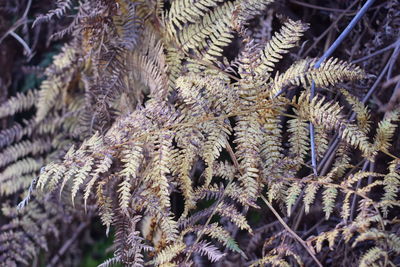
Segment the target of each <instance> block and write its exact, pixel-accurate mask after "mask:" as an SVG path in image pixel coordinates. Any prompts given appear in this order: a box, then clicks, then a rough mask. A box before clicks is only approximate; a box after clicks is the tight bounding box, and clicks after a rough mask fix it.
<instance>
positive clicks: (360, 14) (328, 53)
mask: <svg viewBox="0 0 400 267" xmlns="http://www.w3.org/2000/svg"><path fill="white" fill-rule="evenodd" d="M374 2H375V0H368V1H367V2H366V3H365V4H364V6H363V7H362V8H361V9H360V11H358V13H357V15H356V16H355V17H354V18H353V19H352V20H351V21H350V23H349V25H347V27H346V29H344V30H343V32H342V33H341V34H340V35H339V37H338V38H337V39H336V41H335V42H334V43H333V44H332V45H331V46H330V47H329V48H328V50H327V51H326V52H325V53H324V54H323V55H322V57H320V59H319V60H318V61H317V62H316V63H315V65H314V68H315V69H318V68H319V67H320V66H321V64H322V62H324V61H325V60H326V59H327V58H328V57H330V56H331V55H332V54H333V52H334V51H335V50H336V48H338V46H339V45H340V44H341V43H342V42H343V41H344V39H345V38H346V37H347V35H348V34H349V33H350V32H351V30H352V29H353V28H354V26H356V24H357V22H358V21H359V20H360V19H361V18H362V17H363V16H364V14H365V13H366V12H367V10H368V8H369V7H370V6H371V5H372V4H373V3H374ZM314 95H315V82H314V81H313V82H312V84H311V92H310V101H312V99H313V98H314ZM310 141H311V142H310V143H311V164H312V168H313V172H314V175H315V176H317V175H318V172H317V156H316V152H315V135H314V126H313V125H312V123H311V122H310Z"/></svg>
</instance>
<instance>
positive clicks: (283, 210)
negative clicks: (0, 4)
mask: <svg viewBox="0 0 400 267" xmlns="http://www.w3.org/2000/svg"><path fill="white" fill-rule="evenodd" d="M272 2H273V0H236V1H223V0H198V1H190V0H174V1H155V0H154V1H134V0H131V1H128V0H86V1H82V2H80V3H79V5H78V6H77V11H76V12H73V10H72V8H73V7H74V3H72V1H69V0H64V1H59V2H58V4H57V5H58V7H57V9H54V10H51V11H50V12H49V13H48V14H47V15H44V16H40V17H39V18H38V19H37V20H36V22H35V24H40V23H46V21H49V20H50V19H51V18H52V17H53V19H54V17H62V16H66V14H73V17H74V18H73V21H72V23H71V24H70V26H69V27H67V28H66V29H65V30H63V31H62V32H59V33H57V34H56V35H55V36H53V37H55V38H60V37H62V36H64V35H66V34H67V35H70V36H72V38H71V41H70V42H69V43H68V44H65V45H64V47H63V48H62V51H61V53H60V54H58V55H57V56H55V57H54V61H53V63H52V65H51V66H49V67H48V68H47V69H46V71H45V77H46V78H45V80H44V81H43V82H42V84H41V86H40V90H32V91H29V92H27V93H23V94H17V95H16V96H13V97H10V98H8V99H7V101H5V102H4V103H2V104H1V105H0V117H1V118H5V117H10V116H16V115H17V114H20V113H21V112H24V111H32V110H34V111H35V113H34V116H32V117H29V116H28V117H26V116H25V117H24V119H20V120H18V121H15V122H14V124H12V125H11V126H10V127H9V128H7V129H3V130H1V131H0V138H1V139H0V148H1V153H0V171H1V172H0V196H1V198H2V199H7V201H5V202H4V204H2V215H3V216H4V217H5V218H8V219H6V220H5V223H3V224H0V231H1V233H0V262H3V263H5V264H6V266H17V265H30V263H31V262H32V261H33V260H34V259H37V258H38V257H39V256H38V255H39V253H40V251H43V250H44V251H46V250H49V249H50V250H51V248H49V247H48V246H47V244H48V242H50V240H51V239H54V237H56V238H58V239H59V240H60V242H61V244H66V240H68V237H64V236H62V235H61V236H60V235H59V234H58V232H59V231H68V229H69V231H70V233H74V232H76V231H78V230H77V229H78V228H79V227H80V228H82V229H83V227H86V226H87V224H89V222H88V220H90V218H92V217H93V216H95V215H98V216H99V217H100V219H101V222H102V223H103V225H104V226H105V229H106V230H105V232H106V234H109V230H110V228H111V229H113V231H111V232H112V233H113V234H114V243H115V246H114V247H113V249H114V257H113V258H110V259H109V260H107V261H106V262H104V263H103V264H102V266H111V265H113V264H114V263H121V264H123V265H126V266H141V265H145V264H146V265H155V266H202V265H203V264H207V262H213V263H215V264H216V265H221V264H227V263H226V262H228V261H229V260H234V262H235V263H234V265H235V266H247V265H251V266H264V265H266V266H275V265H278V266H294V265H300V266H304V265H306V266H317V265H318V264H321V263H320V262H319V259H320V256H321V254H323V253H330V252H329V250H333V251H335V250H336V251H337V253H341V252H340V251H344V250H354V255H355V262H354V264H359V265H360V266H382V265H384V264H385V265H388V266H390V265H391V266H394V265H396V264H398V263H399V260H398V257H399V254H400V237H399V234H398V233H399V230H398V227H396V224H398V222H399V221H398V218H397V217H395V216H394V215H393V211H394V209H396V208H398V206H399V197H398V188H399V185H400V159H399V158H397V157H396V155H397V154H398V153H397V154H396V151H391V140H392V138H393V135H394V133H395V130H396V127H397V124H398V121H399V119H400V118H399V116H400V109H398V108H397V109H396V108H392V109H391V110H388V111H387V112H386V115H385V116H384V118H383V119H382V121H381V122H380V123H379V125H378V126H377V127H376V128H374V129H372V127H371V123H370V113H369V110H368V107H367V106H366V105H365V104H364V103H363V102H362V101H360V100H359V99H358V97H356V96H354V95H353V94H352V92H351V90H346V89H345V88H349V87H350V88H351V83H352V82H353V83H358V82H360V81H362V80H363V79H365V78H366V77H367V74H366V72H365V71H363V70H362V69H361V68H359V67H358V66H356V65H354V64H351V63H347V62H346V61H342V60H339V59H335V58H330V59H328V60H326V61H325V62H324V63H323V64H322V65H321V66H320V68H318V69H315V68H314V64H315V62H316V60H317V59H315V58H303V59H299V58H294V57H293V55H292V56H291V54H290V52H291V49H292V48H293V49H295V48H296V47H299V46H301V43H302V42H303V41H304V39H303V35H304V33H305V32H306V31H307V29H308V27H309V26H308V25H306V24H304V23H302V22H301V21H295V20H292V19H289V18H281V26H280V29H278V30H277V31H276V32H274V33H273V35H272V37H271V38H269V39H268V40H265V38H262V37H260V36H261V35H262V27H259V28H257V27H253V28H252V30H248V25H249V23H250V22H251V21H252V22H254V21H257V18H258V17H259V16H260V15H262V14H265V13H266V12H268V9H269V8H270V5H271V4H272ZM75 13H76V14H75ZM311 26H312V25H311ZM264 37H265V36H264ZM232 51H233V52H235V53H236V54H235V55H230V54H232V53H229V52H232ZM227 55H230V56H229V57H228V58H227ZM288 62H289V63H288ZM312 82H314V83H315V85H316V87H318V88H322V89H321V90H319V91H318V93H317V95H316V96H315V97H314V98H311V99H310V85H311V83H312ZM344 82H347V86H343V83H344ZM324 89H328V91H332V90H333V91H335V92H339V91H340V96H341V98H342V99H344V100H345V102H344V101H338V100H335V99H329V98H327V97H326V96H325V95H324V92H326V90H324ZM349 107H350V111H351V112H352V113H353V114H354V116H348V113H346V112H345V111H347V110H348V108H349ZM344 108H345V109H344ZM309 123H311V124H312V125H313V126H314V128H315V140H316V154H317V160H318V162H319V163H321V164H320V167H319V168H318V175H315V174H313V170H312V168H311V167H310V155H311V154H310V153H311V152H310V137H309V134H310V133H309ZM335 141H336V142H337V146H336V149H333V150H332V149H329V147H330V144H331V143H332V142H335ZM397 152H398V151H397ZM380 154H386V155H387V157H388V158H389V157H390V158H391V160H390V161H388V162H387V164H386V170H382V171H380V172H375V171H367V166H368V164H370V163H371V162H374V160H375V158H376V157H377V155H380ZM328 158H330V160H327V159H328ZM28 187H30V188H29V192H28V197H27V198H25V199H24V201H22V202H21V204H20V207H19V208H20V209H19V211H17V210H16V209H15V204H16V203H17V202H18V201H20V200H22V197H24V196H25V195H26V189H27V188H28ZM274 207H275V208H274ZM277 210H278V211H277ZM271 211H272V212H273V213H271ZM266 213H270V214H271V215H270V216H278V217H279V219H280V220H279V221H277V222H278V223H276V224H272V225H268V224H267V223H266V222H265V221H263V220H264V218H265V217H264V214H266ZM303 213H305V215H304V216H308V215H307V214H309V215H310V214H313V215H314V216H317V217H318V216H319V217H324V220H323V221H322V223H323V224H324V227H323V228H318V227H315V228H311V229H308V230H309V231H308V232H309V233H308V235H306V236H303V237H302V238H301V237H299V236H298V235H297V234H296V229H291V228H290V227H289V226H288V219H291V218H301V217H302V216H303V215H299V214H303ZM279 214H280V215H279ZM257 216H258V217H260V216H261V218H262V219H261V220H259V219H257ZM333 216H334V217H335V219H332V217H333ZM282 217H285V218H288V219H285V220H284V219H282ZM79 220H80V221H79ZM299 220H300V219H299ZM82 223H84V224H83V225H82ZM296 227H298V225H297V226H296ZM82 229H81V230H82ZM81 230H80V231H81ZM239 239H240V240H239ZM238 240H239V241H238ZM237 241H238V242H237ZM70 248H71V244H68V246H66V249H65V250H61V251H62V254H65V255H68V249H70ZM75 249H76V248H75ZM71 250H72V249H71ZM71 253H74V252H73V251H72V252H71ZM65 255H59V256H57V257H59V258H55V259H54V258H53V257H52V256H54V255H50V256H49V259H51V258H53V261H52V262H50V263H51V264H53V265H54V264H56V263H57V262H63V259H64V258H63V257H67V256H65ZM64 260H66V259H64ZM322 264H324V265H325V264H332V262H329V259H328V261H326V262H323V263H322ZM335 264H337V263H335Z"/></svg>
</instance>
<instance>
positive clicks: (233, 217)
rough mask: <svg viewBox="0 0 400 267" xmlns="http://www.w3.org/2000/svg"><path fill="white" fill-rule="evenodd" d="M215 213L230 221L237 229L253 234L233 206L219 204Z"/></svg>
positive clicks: (244, 219)
mask: <svg viewBox="0 0 400 267" xmlns="http://www.w3.org/2000/svg"><path fill="white" fill-rule="evenodd" d="M216 211H217V212H218V213H219V214H220V215H221V216H223V217H227V218H229V220H230V221H232V222H233V223H234V224H235V225H236V226H237V227H238V228H239V229H241V230H247V231H249V232H250V233H252V232H253V231H252V230H251V228H250V225H249V224H248V223H247V220H246V218H245V217H244V216H243V215H242V214H240V213H239V211H238V210H237V209H236V208H235V207H234V206H232V205H228V204H226V203H224V202H221V203H220V204H219V205H218V206H217V207H216Z"/></svg>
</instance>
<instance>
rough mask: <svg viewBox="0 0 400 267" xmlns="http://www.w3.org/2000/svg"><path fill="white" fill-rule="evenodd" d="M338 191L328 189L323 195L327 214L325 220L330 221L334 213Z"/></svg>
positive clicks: (331, 188) (324, 208)
mask: <svg viewBox="0 0 400 267" xmlns="http://www.w3.org/2000/svg"><path fill="white" fill-rule="evenodd" d="M337 194H338V191H337V189H336V188H334V187H327V188H326V189H325V191H324V192H323V193H322V195H323V197H322V204H323V207H322V209H323V211H324V212H325V218H326V219H329V217H330V215H331V214H332V212H333V209H334V207H335V204H336V197H337Z"/></svg>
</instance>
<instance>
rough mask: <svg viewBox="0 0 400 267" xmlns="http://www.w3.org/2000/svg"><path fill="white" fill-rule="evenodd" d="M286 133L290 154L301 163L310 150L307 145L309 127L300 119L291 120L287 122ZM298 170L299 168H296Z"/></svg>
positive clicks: (296, 112) (295, 111)
mask: <svg viewBox="0 0 400 267" xmlns="http://www.w3.org/2000/svg"><path fill="white" fill-rule="evenodd" d="M293 111H294V113H295V114H298V111H297V109H294V110H293ZM288 132H289V133H290V136H289V145H290V152H291V153H293V156H294V157H295V158H296V159H297V160H298V161H299V162H300V163H303V162H304V160H305V156H306V155H307V154H308V151H309V150H310V144H309V127H308V124H307V122H306V121H304V120H302V119H301V118H295V119H291V120H289V122H288ZM297 168H298V169H299V168H300V166H299V167H297Z"/></svg>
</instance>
